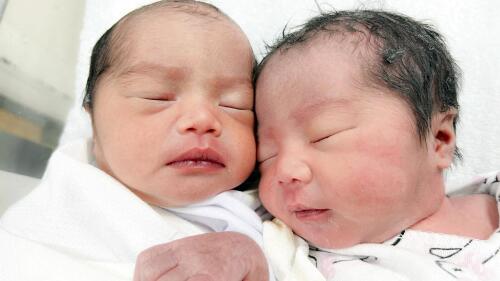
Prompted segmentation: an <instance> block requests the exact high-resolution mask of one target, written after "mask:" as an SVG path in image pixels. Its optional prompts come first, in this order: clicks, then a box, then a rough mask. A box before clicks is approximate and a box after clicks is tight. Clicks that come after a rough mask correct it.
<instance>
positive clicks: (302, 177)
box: [276, 156, 312, 187]
mask: <svg viewBox="0 0 500 281" xmlns="http://www.w3.org/2000/svg"><path fill="white" fill-rule="evenodd" d="M277 162H278V163H277V167H276V174H277V175H276V176H277V180H278V184H279V185H280V186H282V187H300V186H302V185H304V184H307V183H309V182H310V181H311V179H312V171H311V169H310V167H309V165H308V164H307V163H306V162H305V161H303V160H302V159H299V158H296V157H293V156H289V157H281V158H280V159H278V161H277Z"/></svg>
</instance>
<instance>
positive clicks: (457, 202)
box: [410, 194, 499, 240]
mask: <svg viewBox="0 0 500 281" xmlns="http://www.w3.org/2000/svg"><path fill="white" fill-rule="evenodd" d="M498 219H499V218H498V209H497V203H496V201H495V198H494V197H492V196H489V195H484V194H475V195H466V196H456V197H451V198H448V197H445V198H444V200H443V202H442V204H441V207H440V208H439V209H438V210H437V211H436V212H435V213H434V214H432V215H431V216H429V217H427V218H425V219H423V220H421V221H419V222H418V223H416V224H415V225H413V226H412V227H410V228H411V229H415V230H421V231H428V232H439V233H446V234H453V235H459V236H466V237H470V238H476V239H481V240H485V239H488V238H489V237H490V235H491V234H492V233H493V232H494V231H495V230H496V229H497V228H498Z"/></svg>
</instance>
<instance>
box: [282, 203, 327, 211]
mask: <svg viewBox="0 0 500 281" xmlns="http://www.w3.org/2000/svg"><path fill="white" fill-rule="evenodd" d="M288 210H289V211H290V212H292V213H296V212H301V211H312V210H326V209H323V208H311V207H308V206H305V205H302V204H293V205H289V206H288Z"/></svg>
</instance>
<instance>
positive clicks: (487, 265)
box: [264, 172, 500, 281]
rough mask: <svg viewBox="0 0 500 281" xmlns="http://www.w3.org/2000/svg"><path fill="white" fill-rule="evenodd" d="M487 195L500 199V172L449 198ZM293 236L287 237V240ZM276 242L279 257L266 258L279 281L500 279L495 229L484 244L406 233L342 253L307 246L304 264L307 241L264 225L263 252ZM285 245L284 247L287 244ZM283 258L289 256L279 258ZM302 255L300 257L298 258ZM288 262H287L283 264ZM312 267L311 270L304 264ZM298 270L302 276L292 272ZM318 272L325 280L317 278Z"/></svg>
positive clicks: (281, 226)
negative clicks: (302, 248)
mask: <svg viewBox="0 0 500 281" xmlns="http://www.w3.org/2000/svg"><path fill="white" fill-rule="evenodd" d="M475 193H486V194H490V195H492V196H495V198H496V200H497V207H498V206H499V205H500V204H498V202H499V200H500V172H495V173H492V174H489V175H486V176H483V177H478V178H477V179H476V180H474V181H473V182H471V183H470V184H468V185H466V186H464V187H462V188H460V189H459V190H457V191H455V192H454V193H453V194H454V195H459V194H475ZM290 235H292V236H293V237H292V238H288V240H287V236H290ZM277 240H280V241H281V242H280V243H281V245H280V246H281V247H283V248H286V249H287V250H281V252H280V254H278V253H277V251H276V249H275V251H272V252H270V251H269V250H268V249H266V253H268V254H269V256H270V257H269V258H270V262H271V264H272V265H273V269H274V271H275V273H278V272H280V274H277V277H278V280H287V281H291V280H309V279H306V278H304V277H297V276H315V278H314V280H318V281H319V280H332V281H349V280H384V281H386V280H390V281H392V280H401V281H402V280H405V281H410V280H415V281H416V280H419V281H420V280H426V281H428V280H439V281H447V280H460V281H472V280H477V281H486V280H487V281H490V280H491V281H493V280H500V253H499V252H500V230H498V229H497V230H496V231H495V233H493V234H492V235H491V236H490V237H489V239H487V240H478V239H471V238H467V237H461V236H456V235H447V234H440V233H431V232H423V231H415V230H405V231H403V232H401V233H400V234H399V235H397V236H396V237H393V238H392V239H389V240H388V241H386V242H384V243H380V244H360V245H356V246H353V247H350V248H346V249H341V250H328V249H319V248H316V247H313V246H309V253H308V257H309V260H308V261H306V262H304V261H303V260H304V259H302V262H301V258H300V257H299V256H300V255H301V253H302V252H304V251H300V246H301V245H304V244H305V243H306V242H305V241H304V240H303V239H301V238H299V237H297V236H294V235H293V234H292V232H291V230H290V229H289V228H288V227H286V226H285V225H284V224H283V223H282V222H280V221H278V220H275V221H274V222H272V223H271V222H266V223H265V226H264V243H265V247H266V248H268V247H272V246H271V245H272V244H273V243H275V242H273V241H277ZM286 241H288V242H286ZM282 253H291V254H288V257H284V256H283V254H282ZM302 255H305V254H302ZM284 261H287V262H284ZM304 263H311V264H312V266H310V265H307V264H304ZM294 268H295V269H296V268H301V269H303V270H304V271H306V272H299V273H296V272H295V271H296V270H295V269H294ZM317 272H321V273H322V275H323V277H324V279H322V278H318V277H316V276H317V275H316V274H317Z"/></svg>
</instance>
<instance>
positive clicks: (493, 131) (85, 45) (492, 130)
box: [62, 0, 500, 185]
mask: <svg viewBox="0 0 500 281" xmlns="http://www.w3.org/2000/svg"><path fill="white" fill-rule="evenodd" d="M150 2H153V1H147V0H121V1H114V0H87V2H86V7H85V10H86V14H85V17H84V25H83V30H82V33H81V45H80V52H79V63H78V67H77V73H76V74H77V79H76V85H75V88H76V94H77V96H78V98H77V99H76V104H75V108H74V109H73V111H72V112H71V115H70V118H69V124H68V126H67V128H66V131H65V133H64V136H63V138H62V142H65V141H68V140H70V139H72V138H76V137H79V136H82V135H89V134H90V126H89V125H88V120H87V119H85V118H86V116H85V115H84V114H83V113H82V111H81V110H80V104H81V95H80V94H81V93H83V89H84V84H85V79H86V76H87V68H88V60H89V57H90V50H91V48H92V46H93V44H94V43H95V41H96V40H97V38H98V37H99V36H100V35H101V34H102V33H103V32H104V31H105V30H106V29H107V28H108V27H109V26H111V24H113V23H114V22H115V21H116V20H118V19H119V18H120V17H121V16H122V15H124V14H125V13H126V12H128V11H130V10H132V9H133V8H135V7H138V6H139V5H141V4H145V3H150ZM208 2H210V3H212V4H215V5H216V6H218V7H219V8H221V9H222V10H223V11H225V12H226V13H227V14H228V15H229V16H231V17H232V18H234V19H235V20H236V21H237V22H238V23H239V24H240V26H241V27H242V29H243V30H244V31H245V32H246V33H247V35H248V36H249V38H250V41H251V43H252V45H253V47H254V50H255V52H256V54H257V56H258V57H261V56H262V54H263V52H264V42H270V41H272V39H273V38H274V37H275V36H276V35H278V34H279V33H280V32H281V30H282V28H283V27H284V26H285V24H288V25H289V26H295V25H297V24H300V23H302V22H303V21H304V20H305V19H306V18H308V17H310V16H311V15H314V14H316V13H317V11H318V8H317V5H316V3H315V2H314V1H313V0H212V1H208ZM317 2H319V6H320V7H322V8H323V9H330V8H335V9H348V8H360V7H367V8H383V9H388V10H393V11H398V12H401V13H405V14H407V15H410V16H412V17H414V18H416V19H418V20H423V21H425V22H427V23H432V24H434V25H435V26H436V27H437V28H438V29H439V30H440V31H441V32H442V33H443V34H444V35H445V37H446V39H447V41H448V44H449V48H450V50H451V53H452V55H453V56H454V57H455V59H456V60H457V62H458V64H459V65H460V67H461V68H462V70H463V77H464V79H463V87H462V91H461V98H460V101H461V104H462V120H461V123H460V125H459V132H458V144H459V146H460V147H461V148H462V152H463V155H464V161H463V163H462V164H460V165H458V166H457V167H456V168H455V169H454V170H453V171H451V173H450V174H449V177H448V183H449V184H450V185H456V184H457V183H459V182H462V181H464V180H466V179H468V178H470V177H471V176H473V175H475V174H478V173H484V172H487V171H490V170H494V169H496V170H498V169H500V125H497V124H498V122H499V120H500V110H499V108H500V77H499V73H500V51H499V50H500V36H499V35H500V18H499V17H498V12H499V11H500V1H495V0H490V1H487V0H484V1H465V0H461V1H460V0H441V1H432V0H421V1H415V0H386V1H383V0H380V1H358V0H349V1H348V0H344V1H334V0H330V1H325V0H318V1H317Z"/></svg>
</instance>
